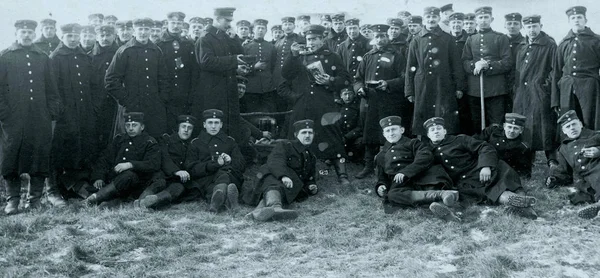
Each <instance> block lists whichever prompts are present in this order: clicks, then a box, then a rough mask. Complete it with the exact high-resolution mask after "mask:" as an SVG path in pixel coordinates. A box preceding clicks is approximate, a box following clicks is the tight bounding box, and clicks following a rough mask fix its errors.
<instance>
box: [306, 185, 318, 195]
mask: <svg viewBox="0 0 600 278" xmlns="http://www.w3.org/2000/svg"><path fill="white" fill-rule="evenodd" d="M308 190H309V191H310V194H313V195H315V194H317V191H319V188H318V187H317V185H316V184H311V185H309V186H308Z"/></svg>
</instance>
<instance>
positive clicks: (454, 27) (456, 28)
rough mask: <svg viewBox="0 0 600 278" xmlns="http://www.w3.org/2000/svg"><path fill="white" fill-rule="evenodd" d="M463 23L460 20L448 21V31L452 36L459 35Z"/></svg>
mask: <svg viewBox="0 0 600 278" xmlns="http://www.w3.org/2000/svg"><path fill="white" fill-rule="evenodd" d="M463 26H464V24H463V21H462V20H450V30H451V31H452V33H454V34H459V33H461V32H462V30H463Z"/></svg>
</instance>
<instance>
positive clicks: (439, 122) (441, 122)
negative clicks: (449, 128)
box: [423, 117, 446, 129]
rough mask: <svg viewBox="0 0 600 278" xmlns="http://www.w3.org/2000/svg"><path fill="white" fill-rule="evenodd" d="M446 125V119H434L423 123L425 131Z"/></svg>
mask: <svg viewBox="0 0 600 278" xmlns="http://www.w3.org/2000/svg"><path fill="white" fill-rule="evenodd" d="M445 124H446V121H444V118H440V117H433V118H429V120H427V121H425V122H424V123H423V127H424V128H425V129H429V128H430V127H432V126H437V125H441V126H444V125H445Z"/></svg>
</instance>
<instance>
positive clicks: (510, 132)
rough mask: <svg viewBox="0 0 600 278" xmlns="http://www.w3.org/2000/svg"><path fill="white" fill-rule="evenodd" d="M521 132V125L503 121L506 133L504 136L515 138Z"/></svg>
mask: <svg viewBox="0 0 600 278" xmlns="http://www.w3.org/2000/svg"><path fill="white" fill-rule="evenodd" d="M521 133H523V127H522V126H520V125H513V124H509V123H504V135H506V138H508V139H515V138H517V137H519V135H521Z"/></svg>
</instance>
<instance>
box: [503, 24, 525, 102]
mask: <svg viewBox="0 0 600 278" xmlns="http://www.w3.org/2000/svg"><path fill="white" fill-rule="evenodd" d="M507 37H508V46H509V47H510V55H511V58H512V65H513V68H512V69H511V70H510V71H509V72H508V73H507V74H506V91H507V92H508V94H509V95H510V97H511V99H512V98H514V87H515V71H516V65H517V64H516V61H517V52H519V48H520V46H521V43H522V42H523V40H525V37H523V35H521V33H519V34H517V35H516V36H510V35H507Z"/></svg>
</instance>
